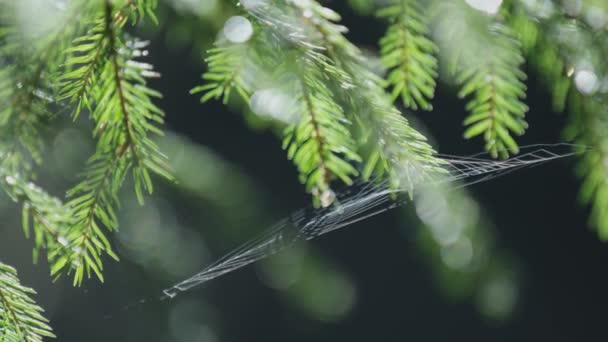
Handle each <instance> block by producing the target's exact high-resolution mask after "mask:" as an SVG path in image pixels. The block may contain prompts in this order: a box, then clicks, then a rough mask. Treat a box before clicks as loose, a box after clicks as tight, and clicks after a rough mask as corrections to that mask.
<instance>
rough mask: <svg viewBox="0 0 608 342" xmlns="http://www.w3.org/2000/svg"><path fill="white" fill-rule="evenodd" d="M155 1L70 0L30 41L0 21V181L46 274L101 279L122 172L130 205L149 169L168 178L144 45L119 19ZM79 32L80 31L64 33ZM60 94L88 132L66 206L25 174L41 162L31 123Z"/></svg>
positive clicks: (43, 119) (45, 115) (37, 122)
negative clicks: (91, 146) (61, 15)
mask: <svg viewBox="0 0 608 342" xmlns="http://www.w3.org/2000/svg"><path fill="white" fill-rule="evenodd" d="M2 5H3V6H7V5H5V4H2ZM155 6H156V1H143V0H137V1H131V0H128V1H115V2H113V1H99V2H96V3H91V2H80V1H75V2H73V3H71V6H70V7H68V10H67V11H66V12H67V13H68V14H66V15H65V16H67V17H69V19H70V20H67V22H66V23H65V25H64V26H62V27H61V28H52V29H50V30H48V31H46V32H43V33H42V34H41V35H40V36H37V37H35V38H28V37H23V36H21V31H20V30H19V23H17V22H13V18H12V17H11V16H10V15H9V16H7V17H6V18H3V20H2V23H3V24H4V25H5V27H4V28H3V29H2V30H0V39H1V40H2V42H3V44H2V45H0V57H1V61H2V68H1V69H0V84H2V85H3V87H2V91H0V104H2V107H1V108H0V117H1V119H2V120H0V123H1V125H0V130H1V131H2V134H0V136H1V137H2V138H1V139H0V151H1V152H2V156H3V157H2V159H1V160H0V162H1V164H0V166H1V168H0V171H1V172H0V175H2V177H3V179H2V181H0V185H2V187H3V188H4V190H5V191H6V192H7V193H8V194H9V195H10V196H11V197H12V198H13V199H14V200H15V201H17V202H20V203H21V204H22V206H23V225H24V231H25V233H26V235H28V236H29V234H30V232H33V236H34V243H35V249H34V256H35V257H37V255H38V253H39V250H40V249H45V250H46V253H47V258H48V260H49V263H50V264H51V274H52V275H53V276H54V277H58V276H60V275H61V274H63V273H72V272H74V283H75V284H80V283H81V282H82V280H83V277H84V275H85V274H86V275H87V276H90V274H91V273H95V274H96V275H97V276H98V277H99V278H100V279H103V275H102V266H103V265H102V262H101V254H102V253H107V254H109V255H110V256H113V257H114V258H117V257H116V255H115V254H114V252H112V249H111V246H110V243H109V241H108V238H107V237H106V236H105V234H104V232H103V229H104V228H105V229H109V230H115V229H116V228H117V226H118V222H117V220H116V210H117V207H118V196H117V194H118V190H119V189H120V185H121V184H122V183H123V181H124V179H125V177H126V175H127V174H128V173H129V172H130V171H131V172H132V174H133V179H134V184H135V192H136V194H137V197H138V199H139V200H140V202H143V197H144V193H145V192H152V181H151V176H150V173H156V174H159V175H161V176H163V177H165V178H169V179H171V175H170V173H169V167H168V164H167V162H166V158H165V156H164V155H163V154H162V153H161V152H160V151H159V149H158V147H157V146H156V144H155V143H154V141H153V140H152V139H151V138H150V137H149V136H148V135H149V133H153V134H161V133H162V132H161V130H160V129H159V128H158V125H159V124H162V122H163V113H162V111H161V110H160V109H159V108H158V107H156V106H155V105H154V104H153V102H152V99H153V98H158V97H160V94H158V93H157V92H156V91H154V90H152V89H150V88H148V87H147V86H146V81H145V79H146V78H148V77H156V76H157V74H156V73H155V72H154V71H153V70H152V67H151V66H150V65H148V64H145V63H142V62H139V61H138V59H139V58H140V57H141V56H144V55H146V54H147V52H146V51H144V50H143V49H144V48H145V46H146V43H145V42H141V41H138V40H137V39H133V38H129V37H128V36H127V35H126V34H125V33H124V32H123V26H124V25H125V24H126V23H127V22H128V21H129V19H130V22H132V23H137V22H138V21H139V20H140V19H141V18H142V17H143V15H144V14H145V15H148V16H150V17H153V18H155V17H154V14H153V12H152V9H153V8H154V7H155ZM6 8H7V10H8V9H10V10H11V11H16V8H13V7H6ZM5 13H6V14H8V13H9V12H5ZM11 13H15V12H11ZM13 17H14V16H13ZM80 32H85V33H84V34H83V35H81V36H79V37H77V38H75V39H74V37H76V36H77V35H78V34H80ZM57 89H58V90H57ZM65 100H67V101H68V102H69V104H71V105H73V106H74V115H73V116H74V118H75V119H76V118H77V117H78V115H79V114H80V113H81V112H83V111H85V110H86V111H87V112H89V113H90V116H91V118H92V119H93V121H94V122H95V128H94V132H93V135H94V136H95V137H96V138H97V139H98V144H97V149H96V152H95V154H94V155H93V156H92V157H91V158H90V160H89V162H88V166H87V168H86V170H85V174H84V179H83V181H82V182H80V183H79V184H78V185H76V186H75V187H74V188H73V189H71V190H70V191H69V192H68V197H69V199H70V201H69V203H68V204H67V205H63V204H62V203H61V202H60V201H59V200H58V199H55V198H53V197H51V196H49V195H48V194H46V193H45V192H44V191H43V190H42V189H40V188H38V187H36V186H35V185H33V184H31V183H30V182H29V179H28V178H29V177H30V175H31V177H33V176H34V174H33V167H34V164H35V163H36V164H40V163H41V162H42V157H41V155H42V150H43V145H44V141H43V138H42V134H41V129H42V128H43V127H45V126H46V125H48V122H49V121H50V120H51V119H52V118H53V117H52V115H50V113H51V111H52V109H53V108H52V105H53V102H54V101H65Z"/></svg>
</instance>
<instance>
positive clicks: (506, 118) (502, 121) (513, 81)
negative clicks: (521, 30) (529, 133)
mask: <svg viewBox="0 0 608 342" xmlns="http://www.w3.org/2000/svg"><path fill="white" fill-rule="evenodd" d="M489 37H491V40H490V41H488V42H487V43H490V42H491V44H492V45H491V46H492V50H491V51H492V53H485V54H483V55H482V56H483V57H482V58H481V59H477V60H475V62H474V63H468V65H466V66H465V67H463V68H461V69H460V70H459V71H458V72H457V75H456V80H457V82H458V83H459V84H462V88H461V90H460V92H459V94H458V95H459V96H460V97H462V98H465V97H469V96H471V97H472V98H471V99H470V100H469V102H468V103H467V106H466V108H467V110H468V111H469V116H468V117H467V118H466V120H465V121H464V124H465V125H466V126H467V129H466V131H465V132H464V137H465V138H466V139H470V138H473V137H476V136H480V135H483V137H484V140H485V142H486V150H487V151H488V152H490V154H491V155H492V156H494V157H497V156H500V157H502V158H507V157H508V156H509V153H513V154H516V153H518V152H519V147H518V145H517V142H516V141H515V139H514V138H513V136H512V135H513V134H515V135H522V134H524V132H525V130H526V128H527V127H528V124H527V123H526V121H525V120H524V117H525V114H526V112H527V111H528V106H527V105H526V104H525V103H524V102H523V100H522V99H523V98H524V97H525V94H526V85H525V84H524V83H523V81H524V80H525V78H526V75H525V73H524V72H523V71H521V69H520V66H521V64H522V63H523V62H524V59H523V57H522V56H521V52H520V47H519V41H518V40H517V38H516V37H514V36H513V34H512V33H511V32H510V31H509V29H508V28H507V27H506V26H504V25H501V24H498V23H494V24H492V25H491V26H490V28H489Z"/></svg>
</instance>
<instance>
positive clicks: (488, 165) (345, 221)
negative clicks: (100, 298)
mask: <svg viewBox="0 0 608 342" xmlns="http://www.w3.org/2000/svg"><path fill="white" fill-rule="evenodd" d="M574 147H577V146H574V145H571V144H565V143H560V144H554V145H531V146H527V147H522V151H524V153H522V154H521V155H519V156H517V157H514V158H511V159H508V160H502V161H497V160H491V159H484V158H483V157H484V155H485V154H483V153H482V154H477V155H473V156H470V157H454V156H449V155H438V157H440V158H442V159H443V160H444V161H445V162H446V167H445V168H446V170H447V173H446V174H442V175H432V176H431V177H426V178H424V180H420V181H419V182H418V183H417V184H409V185H410V186H409V187H403V188H399V189H395V188H391V187H390V185H389V182H388V181H386V180H384V181H371V182H363V181H357V182H356V184H354V185H353V186H351V187H349V188H347V189H346V190H345V191H343V192H340V193H338V194H337V201H336V202H335V203H334V204H333V205H331V206H330V207H328V208H318V209H314V208H305V209H300V210H298V211H296V212H294V213H292V214H291V215H289V216H288V217H287V218H284V219H282V220H280V221H279V222H278V223H276V224H275V225H274V226H272V227H271V228H270V229H268V230H267V231H266V232H264V233H263V234H262V235H260V236H259V237H257V238H255V239H253V240H251V241H249V242H247V243H245V244H243V245H241V246H240V247H238V248H237V249H235V250H233V251H232V252H230V253H228V254H226V255H225V256H223V257H222V258H220V259H218V260H217V261H216V262H214V263H212V264H210V265H209V266H207V267H206V268H204V269H203V270H202V271H201V272H199V273H197V274H195V275H193V276H192V277H190V278H188V279H186V280H184V281H181V282H179V283H177V284H175V285H173V286H171V287H169V288H167V289H165V290H163V296H162V297H161V299H170V298H174V297H175V296H177V295H178V294H179V293H182V292H186V291H188V290H190V289H191V288H193V287H195V286H199V285H201V284H203V283H205V282H207V281H210V280H212V279H215V278H217V277H219V276H222V275H224V274H226V273H229V272H232V271H235V270H237V269H240V268H242V267H244V266H247V265H249V264H251V263H254V262H256V261H259V260H261V259H264V258H267V257H269V256H271V255H274V254H276V253H278V252H280V251H282V250H284V249H285V248H288V247H290V246H293V245H294V244H296V243H298V242H301V241H307V240H312V239H314V238H316V237H319V236H321V235H324V234H327V233H329V232H332V231H334V230H337V229H340V228H344V227H348V226H350V225H352V224H354V223H356V222H359V221H362V220H365V219H368V218H370V217H373V216H376V215H379V214H381V213H384V212H386V211H389V210H392V209H394V208H397V207H400V206H402V205H405V204H406V203H408V202H409V201H411V197H410V196H407V195H406V194H407V193H408V192H409V191H410V189H414V190H415V188H417V187H420V186H434V185H439V184H448V188H450V189H457V188H462V187H467V186H470V185H473V184H476V183H481V182H486V181H488V180H491V179H494V178H496V177H500V176H504V175H506V174H508V173H511V172H514V171H517V170H520V169H522V168H528V167H534V166H538V165H542V164H544V163H547V162H550V161H553V160H556V159H562V158H565V157H569V156H572V155H575V154H577V153H579V152H576V151H574V152H573V150H574ZM533 148H536V149H535V150H532V151H531V152H527V153H526V152H525V151H526V150H528V151H530V150H531V149H533ZM560 150H562V151H560ZM582 150H585V148H583V149H582Z"/></svg>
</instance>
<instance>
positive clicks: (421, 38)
mask: <svg viewBox="0 0 608 342" xmlns="http://www.w3.org/2000/svg"><path fill="white" fill-rule="evenodd" d="M378 16H380V17H383V18H387V19H388V20H389V21H390V26H389V28H388V31H387V32H386V34H385V35H384V37H382V39H381V40H380V54H381V58H382V62H383V63H384V65H385V66H386V67H387V68H388V69H389V74H388V76H387V82H388V84H390V86H391V87H392V89H393V90H392V97H393V100H396V99H397V98H398V97H399V96H401V100H402V101H403V104H404V105H405V106H406V107H408V108H412V109H418V108H421V109H424V110H431V109H432V108H433V106H432V105H431V103H430V101H431V100H432V98H433V97H434V95H435V86H436V81H435V79H436V78H437V75H438V74H437V58H436V57H435V54H436V53H437V46H436V45H435V43H433V41H432V40H431V39H429V37H428V35H429V29H428V26H427V25H428V19H427V18H426V17H425V15H424V14H423V9H422V8H421V7H420V5H419V4H418V3H417V1H416V0H398V1H397V2H395V3H392V4H390V5H388V6H387V7H385V8H383V9H381V10H380V11H378Z"/></svg>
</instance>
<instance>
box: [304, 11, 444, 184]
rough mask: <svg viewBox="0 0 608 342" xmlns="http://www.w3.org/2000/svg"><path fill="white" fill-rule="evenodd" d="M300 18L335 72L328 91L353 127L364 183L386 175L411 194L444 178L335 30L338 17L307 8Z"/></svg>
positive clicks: (379, 83) (417, 134) (427, 147)
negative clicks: (425, 182) (362, 158)
mask: <svg viewBox="0 0 608 342" xmlns="http://www.w3.org/2000/svg"><path fill="white" fill-rule="evenodd" d="M300 10H301V11H302V12H301V15H303V16H306V15H308V16H309V17H311V18H310V20H308V21H306V22H307V23H308V24H309V25H310V26H311V27H312V28H314V30H315V32H316V33H317V34H316V35H315V37H317V39H316V40H313V42H312V43H313V44H314V45H317V46H321V47H322V49H323V51H325V53H326V55H327V58H328V59H329V63H331V65H332V66H333V68H334V69H335V70H337V71H336V72H334V73H333V75H335V77H334V79H333V81H334V83H335V84H336V85H335V86H334V87H333V89H334V92H336V93H337V95H338V98H339V99H340V103H341V105H342V106H344V107H345V108H346V112H347V113H348V115H350V116H351V117H352V118H351V120H352V121H354V122H357V123H358V130H359V139H358V140H359V144H360V145H361V146H360V150H361V151H362V153H363V154H364V155H365V157H366V158H365V162H364V167H363V177H364V178H365V179H370V178H371V177H372V175H376V176H382V175H383V174H385V173H388V175H389V178H390V180H391V183H392V184H393V186H394V187H402V188H409V189H410V192H411V191H412V190H413V187H414V185H415V184H418V183H419V182H420V181H422V180H423V179H426V178H428V177H432V176H434V175H437V174H440V173H444V172H445V170H444V169H443V167H442V165H443V162H442V160H441V159H439V158H436V157H435V156H434V154H435V151H434V150H433V148H432V147H431V146H430V145H429V144H428V143H427V142H426V138H425V137H424V136H423V135H422V134H421V133H420V132H418V131H417V130H416V129H414V128H413V127H411V126H410V124H409V122H408V120H407V119H406V118H405V117H404V116H403V115H402V113H401V112H399V110H397V109H396V108H395V107H394V106H393V105H392V103H391V102H392V101H391V100H390V98H389V96H388V95H387V94H386V92H385V91H384V89H383V87H382V84H383V81H382V79H381V78H380V77H379V76H378V75H377V74H375V73H374V71H373V70H372V69H371V68H370V65H373V63H372V62H371V61H370V60H369V59H368V58H366V57H365V56H364V54H363V53H362V52H361V51H360V50H359V49H358V48H357V47H356V46H355V45H353V44H352V43H351V42H350V41H349V40H348V39H347V38H346V37H344V33H345V32H346V31H347V29H346V28H345V27H343V26H341V25H339V24H337V21H338V20H339V16H338V15H337V14H336V13H335V12H333V11H331V10H329V9H327V8H325V7H322V6H321V5H319V4H318V3H316V2H311V3H308V4H305V5H303V7H302V8H300Z"/></svg>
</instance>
